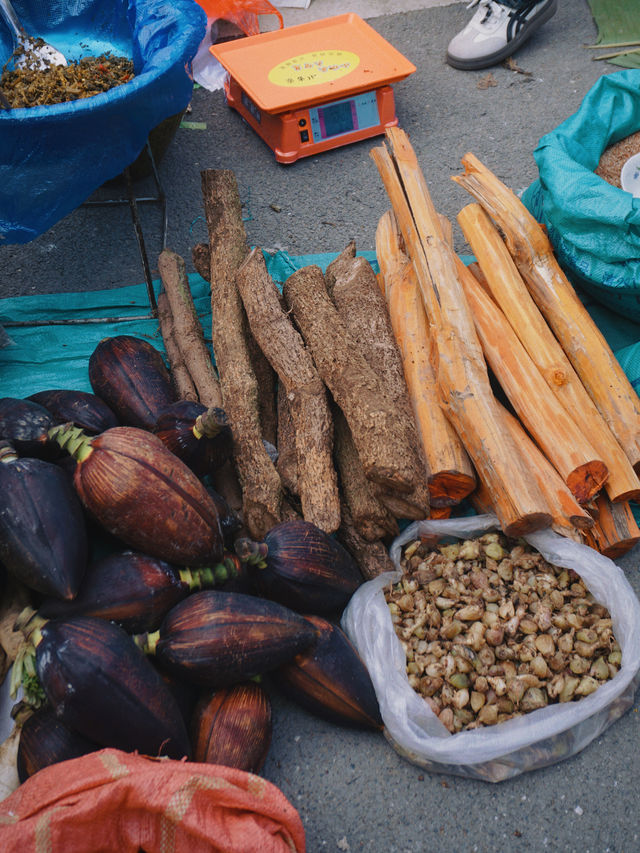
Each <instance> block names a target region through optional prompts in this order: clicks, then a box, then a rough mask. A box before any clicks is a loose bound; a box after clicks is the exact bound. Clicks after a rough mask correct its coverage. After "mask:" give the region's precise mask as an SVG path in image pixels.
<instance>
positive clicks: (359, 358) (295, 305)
mask: <svg viewBox="0 0 640 853" xmlns="http://www.w3.org/2000/svg"><path fill="white" fill-rule="evenodd" d="M283 294H284V297H285V300H286V302H287V305H288V306H289V308H290V309H291V311H292V312H293V316H294V319H295V321H296V324H297V326H298V328H299V329H300V330H301V332H302V336H303V338H304V340H305V343H306V345H307V346H308V348H309V350H310V352H311V355H312V357H313V360H314V362H315V365H316V368H317V370H318V373H319V374H320V376H321V377H322V379H323V381H324V382H325V384H326V385H327V388H328V389H329V391H330V392H331V394H332V396H333V398H334V400H335V402H336V403H337V404H338V406H339V407H340V408H341V409H342V411H343V412H344V415H345V417H346V419H347V423H348V424H349V428H350V430H351V433H352V435H353V440H354V443H355V445H356V448H357V450H358V455H359V456H360V459H361V461H362V465H363V468H364V470H365V473H366V475H367V477H368V478H369V479H370V480H372V481H373V482H375V483H378V484H380V485H381V486H384V487H385V488H388V489H390V490H397V491H400V492H403V493H408V492H410V491H411V490H412V489H413V488H414V485H415V476H416V471H415V467H414V466H412V465H411V464H410V462H409V460H410V459H411V454H412V450H411V446H410V445H409V443H408V442H407V440H406V436H405V435H404V434H403V433H402V432H401V431H399V430H398V429H397V420H398V416H397V413H396V411H395V406H394V404H393V401H391V400H390V399H389V397H388V395H387V394H386V393H385V389H384V386H383V384H382V383H381V381H380V378H379V376H378V374H377V372H376V371H375V370H373V369H372V368H371V367H370V366H369V364H368V362H367V360H366V359H365V357H364V355H363V354H362V353H361V352H360V350H359V347H358V346H357V343H356V341H355V340H354V339H353V336H352V335H351V334H350V333H349V330H348V329H347V328H346V326H345V324H344V322H343V321H342V319H341V317H340V315H339V313H338V310H337V308H336V307H335V305H334V304H333V302H332V301H331V298H330V296H329V294H328V293H327V289H326V286H325V282H324V276H323V274H322V270H321V269H320V267H317V266H307V267H303V268H302V269H299V270H297V271H296V272H294V273H292V275H290V276H289V278H288V279H287V280H286V281H285V283H284V285H283Z"/></svg>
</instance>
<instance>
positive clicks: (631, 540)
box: [583, 495, 640, 560]
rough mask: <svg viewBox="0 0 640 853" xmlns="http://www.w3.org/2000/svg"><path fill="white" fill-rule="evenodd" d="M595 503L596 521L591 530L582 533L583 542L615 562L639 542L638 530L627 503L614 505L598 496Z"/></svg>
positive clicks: (603, 496) (604, 497)
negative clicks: (596, 509) (596, 507)
mask: <svg viewBox="0 0 640 853" xmlns="http://www.w3.org/2000/svg"><path fill="white" fill-rule="evenodd" d="M596 503H597V506H598V519H597V521H596V523H595V525H594V526H593V527H592V528H591V530H585V531H584V533H583V535H584V541H585V542H586V543H587V545H590V546H591V547H592V548H595V550H596V551H600V553H601V554H604V555H605V556H606V557H609V558H610V559H612V560H615V559H616V558H617V557H621V556H622V555H623V554H626V553H627V551H630V550H631V549H632V548H633V547H634V545H637V544H638V542H640V529H639V528H638V524H637V522H636V520H635V516H634V515H633V512H632V510H631V506H630V504H629V502H628V501H619V502H618V503H615V504H614V503H611V501H609V499H608V498H607V496H606V495H599V496H598V498H597V499H596Z"/></svg>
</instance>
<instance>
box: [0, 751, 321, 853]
mask: <svg viewBox="0 0 640 853" xmlns="http://www.w3.org/2000/svg"><path fill="white" fill-rule="evenodd" d="M0 850H2V853H32V851H33V853H36V851H37V853H139V851H140V850H143V851H144V853H218V851H219V853H254V851H255V853H257V852H258V851H259V853H304V851H305V833H304V828H303V826H302V821H301V819H300V816H299V814H298V812H297V811H296V810H295V808H294V807H293V806H292V805H291V803H289V801H288V800H287V799H286V797H285V796H284V794H283V793H282V792H281V791H280V789H279V788H277V787H276V786H275V785H273V784H272V783H271V782H268V781H267V780H266V779H263V778H262V777H261V776H256V775H254V774H252V773H245V772H244V771H242V770H236V769H235V768H231V767H222V766H220V765H214V764H198V763H195V762H187V761H174V760H172V759H162V758H158V759H154V758H148V757H146V756H141V755H138V754H134V753H127V752H122V751H120V750H117V749H103V750H100V751H98V752H93V753H90V754H89V755H84V756H82V757H81V758H74V759H72V760H70V761H63V762H60V763H58V764H53V765H51V766H49V767H45V768H44V769H43V770H40V771H38V772H37V773H36V774H34V775H33V776H31V777H30V778H29V779H27V780H26V782H24V783H23V784H22V785H20V787H19V788H18V789H17V790H16V791H14V792H13V794H11V795H10V796H9V797H7V798H6V799H5V800H4V801H2V802H0Z"/></svg>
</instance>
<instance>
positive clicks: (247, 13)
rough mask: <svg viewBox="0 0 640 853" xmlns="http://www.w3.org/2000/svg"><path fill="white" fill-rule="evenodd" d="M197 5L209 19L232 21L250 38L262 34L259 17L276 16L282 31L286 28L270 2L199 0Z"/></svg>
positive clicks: (262, 0) (256, 0) (259, 0)
mask: <svg viewBox="0 0 640 853" xmlns="http://www.w3.org/2000/svg"><path fill="white" fill-rule="evenodd" d="M197 3H198V5H199V6H202V8H203V9H204V11H205V12H206V13H207V17H208V18H210V19H213V20H214V21H217V20H223V21H230V22H231V23H232V24H235V25H236V27H238V29H240V30H242V32H243V33H245V34H246V35H248V36H255V35H257V34H258V33H259V32H260V25H259V22H258V15H275V16H276V17H277V18H278V21H279V22H280V29H282V28H283V26H284V20H283V18H282V13H281V12H280V10H279V9H276V7H275V6H273V5H272V4H271V3H269V0H197Z"/></svg>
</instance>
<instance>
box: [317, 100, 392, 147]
mask: <svg viewBox="0 0 640 853" xmlns="http://www.w3.org/2000/svg"><path fill="white" fill-rule="evenodd" d="M309 122H310V124H311V131H312V133H313V140H314V142H318V141H320V140H322V139H331V138H333V137H334V136H342V135H343V134H345V133H352V132H353V131H355V130H364V129H365V128H368V127H375V126H376V125H377V124H379V123H380V114H379V111H378V99H377V97H376V93H375V92H365V93H363V94H362V95H355V96H353V97H351V98H344V99H343V100H340V101H334V102H333V103H331V104H323V105H322V106H318V107H311V108H310V109H309Z"/></svg>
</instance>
